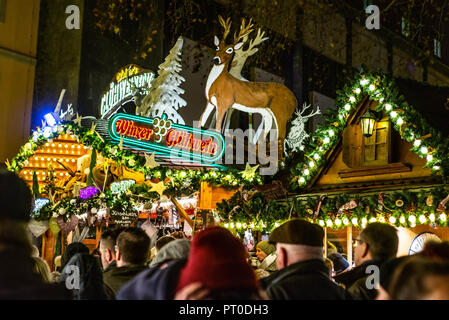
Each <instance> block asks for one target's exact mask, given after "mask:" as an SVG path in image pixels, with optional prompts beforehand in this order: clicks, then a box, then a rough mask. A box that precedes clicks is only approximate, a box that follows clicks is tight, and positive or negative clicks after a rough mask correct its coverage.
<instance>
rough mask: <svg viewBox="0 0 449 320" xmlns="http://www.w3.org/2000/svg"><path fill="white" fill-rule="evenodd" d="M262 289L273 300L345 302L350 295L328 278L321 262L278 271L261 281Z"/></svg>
mask: <svg viewBox="0 0 449 320" xmlns="http://www.w3.org/2000/svg"><path fill="white" fill-rule="evenodd" d="M260 283H261V285H262V288H264V289H265V291H266V293H267V295H268V296H269V298H270V299H273V300H345V299H350V295H349V294H348V293H347V292H346V290H345V289H343V288H342V287H340V286H339V285H337V284H336V283H334V282H333V281H332V280H331V279H330V278H329V270H328V269H327V267H326V265H325V264H324V262H323V261H322V260H318V259H315V260H307V261H302V262H298V263H295V264H292V265H290V266H288V267H286V268H284V269H282V270H278V271H276V272H274V273H273V274H271V275H270V276H269V277H267V278H264V279H261V280H260Z"/></svg>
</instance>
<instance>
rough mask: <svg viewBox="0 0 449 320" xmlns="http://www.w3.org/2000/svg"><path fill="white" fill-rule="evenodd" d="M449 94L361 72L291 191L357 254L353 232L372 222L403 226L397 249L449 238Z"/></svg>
mask: <svg viewBox="0 0 449 320" xmlns="http://www.w3.org/2000/svg"><path fill="white" fill-rule="evenodd" d="M448 97H449V88H437V87H431V86H428V85H425V84H422V83H418V82H415V81H411V80H402V79H395V80H393V79H390V78H389V77H388V76H386V75H383V74H380V73H376V74H374V73H371V74H370V73H366V74H359V75H356V76H355V77H354V79H353V80H352V81H351V82H350V83H348V84H347V85H346V86H345V88H344V89H343V90H342V91H340V92H339V93H338V94H337V98H336V104H337V107H338V112H335V113H333V114H330V115H329V116H330V117H329V119H330V120H329V121H328V122H327V123H325V124H324V125H323V126H322V127H321V128H319V129H317V130H316V132H315V134H314V136H312V140H311V141H312V143H311V144H310V145H309V146H306V148H305V151H304V161H303V162H300V163H299V164H298V165H297V166H296V168H295V169H294V170H295V177H294V181H295V183H296V184H297V186H298V188H297V191H296V195H295V196H293V197H292V198H294V199H295V200H297V201H298V203H299V205H298V206H297V210H299V211H302V214H304V215H305V217H307V218H310V219H313V220H314V221H316V222H318V223H320V225H322V226H323V227H324V228H325V229H326V237H327V240H329V241H331V242H333V243H334V244H336V245H337V247H340V248H341V249H342V250H343V252H344V254H345V255H347V258H348V260H349V261H350V262H352V239H355V238H357V236H358V233H359V232H360V230H361V228H363V226H365V225H366V224H367V223H369V222H374V221H378V222H386V223H390V224H392V225H395V226H396V227H398V230H399V231H398V235H399V252H398V255H407V254H411V253H415V252H417V251H419V250H421V249H422V245H423V243H424V242H425V240H426V239H428V238H432V239H441V240H449V228H448V227H447V210H446V202H447V201H448V199H449V198H448V195H449V188H448V187H447V185H446V184H445V181H446V178H447V176H448V174H449V171H448V167H449V163H448V154H447V153H448V151H449V149H447V146H449V143H448V141H449V140H448V138H449V127H448V126H447V120H446V119H448V118H449V106H448V101H449V100H448ZM312 145H313V146H312Z"/></svg>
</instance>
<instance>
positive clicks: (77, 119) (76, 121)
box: [73, 112, 83, 127]
mask: <svg viewBox="0 0 449 320" xmlns="http://www.w3.org/2000/svg"><path fill="white" fill-rule="evenodd" d="M82 119H83V117H81V116H80V115H79V114H78V112H77V113H76V119H75V120H73V122H74V123H75V124H77V125H78V126H79V127H81V120H82Z"/></svg>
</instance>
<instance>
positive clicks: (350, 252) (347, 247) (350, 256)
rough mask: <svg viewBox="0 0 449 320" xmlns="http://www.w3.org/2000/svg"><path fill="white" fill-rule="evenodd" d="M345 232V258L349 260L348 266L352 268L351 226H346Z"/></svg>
mask: <svg viewBox="0 0 449 320" xmlns="http://www.w3.org/2000/svg"><path fill="white" fill-rule="evenodd" d="M346 234H347V237H346V238H347V243H346V250H347V258H348V262H349V266H350V267H351V268H352V226H350V227H347V228H346Z"/></svg>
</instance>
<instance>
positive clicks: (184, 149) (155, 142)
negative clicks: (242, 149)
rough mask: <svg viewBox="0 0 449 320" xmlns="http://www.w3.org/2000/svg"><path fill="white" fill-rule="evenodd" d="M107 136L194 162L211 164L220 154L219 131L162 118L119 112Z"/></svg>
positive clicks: (128, 145)
mask: <svg viewBox="0 0 449 320" xmlns="http://www.w3.org/2000/svg"><path fill="white" fill-rule="evenodd" d="M109 135H110V137H111V138H112V140H113V141H115V142H117V143H120V140H121V139H123V146H126V147H130V148H134V149H140V150H144V151H150V152H155V153H156V154H158V155H162V156H166V157H174V158H178V159H184V160H190V161H195V162H206V163H213V162H215V161H217V160H218V159H221V157H222V156H223V153H224V139H223V136H222V135H221V134H219V133H217V132H214V131H208V130H201V129H197V128H192V127H187V126H184V125H179V124H174V123H171V121H169V120H165V119H158V118H155V119H151V118H145V117H139V116H135V115H130V114H123V113H119V114H116V115H115V116H113V117H112V118H111V119H110V120H109Z"/></svg>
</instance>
